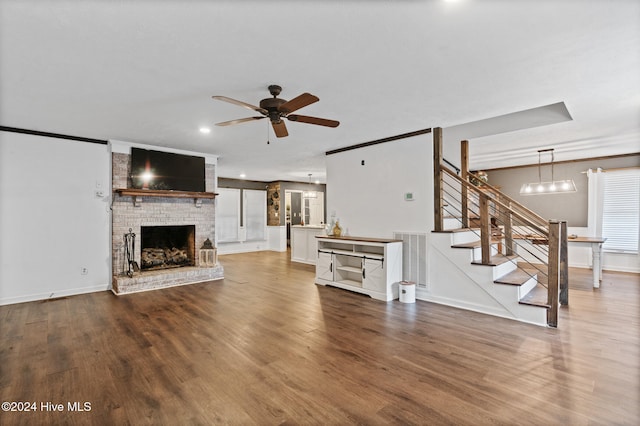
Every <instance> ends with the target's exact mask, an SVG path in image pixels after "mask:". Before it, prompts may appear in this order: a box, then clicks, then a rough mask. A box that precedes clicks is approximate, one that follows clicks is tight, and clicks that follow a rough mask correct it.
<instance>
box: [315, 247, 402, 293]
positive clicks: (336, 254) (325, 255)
mask: <svg viewBox="0 0 640 426" xmlns="http://www.w3.org/2000/svg"><path fill="white" fill-rule="evenodd" d="M316 239H317V242H318V250H317V262H316V284H320V285H330V286H334V287H339V288H342V289H346V290H351V291H355V292H358V293H363V294H367V295H369V296H370V297H372V298H374V299H378V300H384V301H390V300H393V299H397V298H398V283H399V282H400V281H402V240H389V239H380V238H362V237H329V236H318V237H316Z"/></svg>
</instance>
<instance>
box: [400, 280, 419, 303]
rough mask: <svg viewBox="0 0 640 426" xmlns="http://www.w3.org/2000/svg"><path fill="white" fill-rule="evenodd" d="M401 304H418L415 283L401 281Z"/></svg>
mask: <svg viewBox="0 0 640 426" xmlns="http://www.w3.org/2000/svg"><path fill="white" fill-rule="evenodd" d="M398 287H399V293H400V298H399V300H400V302H402V303H416V283H414V282H413V281H400V283H399V286H398Z"/></svg>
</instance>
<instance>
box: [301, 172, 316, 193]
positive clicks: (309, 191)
mask: <svg viewBox="0 0 640 426" xmlns="http://www.w3.org/2000/svg"><path fill="white" fill-rule="evenodd" d="M317 197H318V193H317V192H316V191H312V186H311V173H309V189H308V190H307V191H302V198H317Z"/></svg>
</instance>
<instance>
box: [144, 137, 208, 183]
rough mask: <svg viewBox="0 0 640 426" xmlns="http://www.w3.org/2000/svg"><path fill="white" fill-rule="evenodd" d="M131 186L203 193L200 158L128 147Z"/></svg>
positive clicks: (202, 170)
mask: <svg viewBox="0 0 640 426" xmlns="http://www.w3.org/2000/svg"><path fill="white" fill-rule="evenodd" d="M131 186H132V187H133V188H137V189H162V190H173V191H196V192H205V178H204V157H195V156H191V155H183V154H174V153H172V152H162V151H152V150H148V149H142V148H133V147H132V148H131Z"/></svg>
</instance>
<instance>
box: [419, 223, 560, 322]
mask: <svg viewBox="0 0 640 426" xmlns="http://www.w3.org/2000/svg"><path fill="white" fill-rule="evenodd" d="M479 231H480V230H479V229H477V228H470V229H469V228H468V229H464V228H458V229H450V230H444V231H440V232H433V233H432V235H431V242H432V245H431V247H432V248H434V249H435V250H436V251H437V253H436V254H434V256H436V258H437V259H438V262H439V264H440V265H439V267H440V268H441V269H443V270H448V271H449V272H448V273H447V275H448V276H449V279H448V280H447V281H449V283H450V284H451V283H452V282H455V285H451V287H452V289H451V293H452V294H451V295H450V297H447V296H446V294H447V293H446V290H445V291H442V290H441V291H438V294H439V296H438V299H439V300H434V301H437V302H440V303H444V304H447V305H450V306H456V307H460V308H463V309H469V310H474V311H478V312H484V313H488V314H490V315H494V316H499V317H504V318H510V319H514V320H518V321H522V322H528V323H532V324H536V325H542V326H546V325H547V311H548V308H549V305H548V304H547V300H546V299H547V290H546V289H545V288H544V287H542V286H541V285H540V284H538V273H537V272H536V271H535V270H525V269H523V268H519V267H518V256H516V255H510V256H507V255H504V254H502V253H500V252H499V251H498V250H499V246H500V245H501V244H503V242H502V241H501V240H499V239H494V240H493V241H492V242H491V246H490V247H491V256H490V258H489V263H487V264H484V263H482V260H481V258H482V255H481V243H480V239H479V236H478V233H479ZM445 263H446V264H447V266H448V267H446V266H445V265H444V264H445ZM452 269H453V270H456V271H457V273H454V274H453V276H452V274H451V270H452ZM456 275H457V276H456ZM453 288H455V290H454V289H453Z"/></svg>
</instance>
